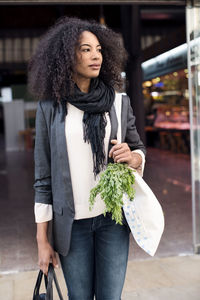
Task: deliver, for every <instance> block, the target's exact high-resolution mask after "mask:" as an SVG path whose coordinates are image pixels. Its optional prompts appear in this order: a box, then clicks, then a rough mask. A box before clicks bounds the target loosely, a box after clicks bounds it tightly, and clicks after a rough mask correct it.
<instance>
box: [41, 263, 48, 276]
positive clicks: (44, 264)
mask: <svg viewBox="0 0 200 300" xmlns="http://www.w3.org/2000/svg"><path fill="white" fill-rule="evenodd" d="M40 269H41V270H42V272H43V273H44V274H45V275H47V274H48V269H49V262H48V263H47V262H45V263H43V264H42V266H41V268H40Z"/></svg>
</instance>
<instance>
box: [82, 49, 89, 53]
mask: <svg viewBox="0 0 200 300" xmlns="http://www.w3.org/2000/svg"><path fill="white" fill-rule="evenodd" d="M82 51H83V52H88V51H90V49H89V48H87V49H82Z"/></svg>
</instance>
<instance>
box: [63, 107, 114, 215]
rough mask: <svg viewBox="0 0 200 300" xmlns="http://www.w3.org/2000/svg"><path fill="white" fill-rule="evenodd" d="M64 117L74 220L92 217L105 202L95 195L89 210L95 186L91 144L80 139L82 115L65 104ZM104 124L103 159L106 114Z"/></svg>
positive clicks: (107, 129) (78, 110) (106, 144)
mask: <svg viewBox="0 0 200 300" xmlns="http://www.w3.org/2000/svg"><path fill="white" fill-rule="evenodd" d="M67 109H68V114H67V117H66V120H65V135H66V141H67V151H68V157H69V166H70V174H71V180H72V190H73V196H74V206H75V217H74V218H75V219H84V218H92V217H96V216H98V215H100V214H102V213H103V212H104V210H105V203H104V201H103V200H102V199H101V197H100V196H99V195H98V196H97V197H96V201H95V204H94V208H93V209H92V210H91V211H89V196H90V190H91V189H92V188H93V187H95V186H96V184H97V182H98V181H99V176H97V178H96V180H95V178H94V173H93V158H92V150H91V145H90V144H89V143H87V142H86V143H85V142H84V140H83V122H82V120H83V114H84V112H83V111H82V110H80V109H78V108H76V107H75V106H73V105H71V104H69V103H68V107H67ZM105 116H106V119H107V125H106V128H105V138H104V144H105V153H106V160H107V152H108V144H109V138H110V132H111V125H110V118H109V113H106V114H105Z"/></svg>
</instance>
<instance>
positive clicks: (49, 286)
mask: <svg viewBox="0 0 200 300" xmlns="http://www.w3.org/2000/svg"><path fill="white" fill-rule="evenodd" d="M43 275H44V274H43V272H42V270H40V271H39V274H38V277H37V280H36V284H35V288H34V291H33V300H38V299H41V298H40V296H39V295H40V294H39V292H40V286H41V282H42V278H43ZM44 280H45V287H46V295H45V300H53V281H54V282H55V286H56V290H57V293H58V296H59V299H60V300H64V299H63V296H62V293H61V290H60V287H59V284H58V280H57V277H56V273H55V271H54V267H53V265H52V264H49V269H48V275H47V276H46V275H44Z"/></svg>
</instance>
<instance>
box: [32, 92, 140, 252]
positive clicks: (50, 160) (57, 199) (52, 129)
mask: <svg viewBox="0 0 200 300" xmlns="http://www.w3.org/2000/svg"><path fill="white" fill-rule="evenodd" d="M109 115H110V121H111V134H110V141H111V140H112V139H116V136H117V127H118V122H117V116H116V112H115V107H114V105H113V106H112V108H111V110H110V112H109ZM61 117H62V106H61V105H60V104H59V105H58V106H57V107H56V106H55V105H54V104H53V101H39V102H38V108H37V114H36V137H35V149H34V159H35V183H34V189H35V202H37V203H44V204H52V206H53V220H52V234H53V247H54V249H55V251H57V252H58V253H60V254H62V255H67V253H68V251H69V247H70V239H71V229H72V223H73V220H74V214H75V211H74V199H73V192H72V183H71V176H70V168H69V160H68V153H67V145H66V137H65V122H64V121H62V119H61ZM121 123H122V124H121V128H122V142H126V143H127V144H128V145H129V147H130V149H131V150H135V149H141V150H142V151H143V152H144V153H145V147H144V145H143V143H142V141H141V140H140V137H139V135H138V133H137V130H136V127H135V117H134V116H133V111H132V108H131V105H130V99H129V97H128V96H123V100H122V113H121ZM112 146H113V145H112V144H111V143H109V147H108V148H109V149H108V151H110V149H111V147H112ZM108 162H113V160H112V159H110V158H109V159H108Z"/></svg>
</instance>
